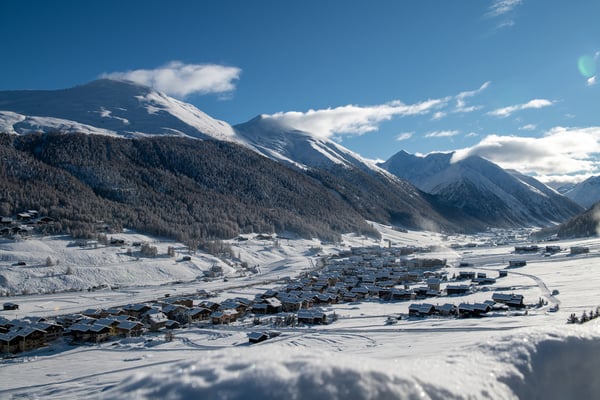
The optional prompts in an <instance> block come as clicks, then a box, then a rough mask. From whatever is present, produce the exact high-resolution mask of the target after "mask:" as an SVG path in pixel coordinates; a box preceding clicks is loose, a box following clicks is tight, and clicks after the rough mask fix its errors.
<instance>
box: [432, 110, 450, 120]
mask: <svg viewBox="0 0 600 400" xmlns="http://www.w3.org/2000/svg"><path fill="white" fill-rule="evenodd" d="M446 115H448V113H447V112H444V111H437V112H435V113H433V116H432V117H431V119H433V120H437V119H442V118H444V117H445V116H446Z"/></svg>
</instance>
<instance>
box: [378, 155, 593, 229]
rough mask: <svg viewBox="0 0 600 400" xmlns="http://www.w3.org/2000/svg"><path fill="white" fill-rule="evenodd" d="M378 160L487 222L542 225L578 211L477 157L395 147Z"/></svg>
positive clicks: (545, 189) (562, 199) (519, 176)
mask: <svg viewBox="0 0 600 400" xmlns="http://www.w3.org/2000/svg"><path fill="white" fill-rule="evenodd" d="M379 165H380V166H381V167H382V168H385V169H387V170H388V171H389V172H391V173H393V174H395V175H397V176H399V177H401V178H404V179H407V180H408V181H409V182H411V183H413V184H414V185H415V186H417V187H418V188H419V189H421V190H423V191H425V192H427V193H431V194H435V195H438V196H440V197H441V198H442V200H443V201H446V202H448V203H449V204H451V205H454V206H456V207H458V208H459V209H461V210H463V211H465V212H466V213H467V214H469V215H471V216H474V217H475V218H477V219H478V220H480V221H482V222H483V223H485V224H487V225H490V226H500V227H510V226H524V227H526V226H547V225H552V224H556V223H559V222H562V221H564V220H566V219H568V218H570V217H573V216H574V215H576V214H577V213H579V212H581V211H582V209H581V207H579V206H578V205H576V204H575V203H573V202H571V201H570V200H568V199H566V198H565V197H564V196H562V195H560V194H559V193H558V192H556V191H555V190H554V189H551V188H549V187H547V186H545V185H544V184H543V183H541V182H539V181H537V180H536V179H535V178H533V177H529V176H526V175H522V174H520V173H518V172H517V171H506V170H503V169H502V168H500V167H499V166H497V165H496V164H494V163H492V162H490V161H487V160H485V159H483V158H481V157H478V156H472V157H468V158H466V159H463V160H459V161H455V160H453V153H432V154H429V155H427V156H426V157H418V156H415V155H411V154H409V153H406V152H398V153H397V154H395V155H394V156H392V157H391V158H390V159H389V160H387V161H386V162H384V163H381V164H379Z"/></svg>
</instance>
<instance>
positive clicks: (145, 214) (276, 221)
mask: <svg viewBox="0 0 600 400" xmlns="http://www.w3.org/2000/svg"><path fill="white" fill-rule="evenodd" d="M1 142H2V144H1V146H0V154H1V156H2V164H1V169H0V182H1V187H2V189H0V193H1V194H0V199H1V200H0V212H2V214H3V215H11V214H14V213H16V212H17V211H19V210H23V209H29V208H34V209H40V211H41V212H42V213H43V214H45V215H50V216H52V217H53V218H56V219H58V220H59V221H60V226H59V228H60V229H61V230H63V231H71V232H73V233H75V234H79V235H82V234H84V233H86V232H90V231H91V230H93V227H94V225H95V222H96V221H105V223H108V224H114V225H118V226H124V227H128V228H132V229H136V230H139V231H141V232H146V233H151V234H157V235H164V236H169V237H173V238H176V239H178V240H181V241H184V242H189V241H200V240H207V239H212V238H229V237H233V236H235V235H237V234H239V233H242V232H274V231H276V232H294V233H296V234H299V235H301V236H304V237H319V238H322V239H328V240H334V239H335V238H336V237H337V236H338V234H339V233H341V232H352V231H360V232H364V233H366V234H373V233H374V231H373V230H372V229H371V228H370V226H369V225H368V224H367V223H366V222H365V221H364V219H363V218H362V216H361V215H360V214H359V213H357V212H356V211H355V210H354V209H352V208H351V207H350V206H349V205H348V204H347V203H345V202H344V201H342V200H341V199H340V198H339V196H338V195H336V194H335V193H332V192H331V191H327V190H323V187H322V185H320V184H319V182H317V181H315V180H314V179H311V178H309V177H307V176H305V175H303V174H301V173H299V172H296V171H294V170H291V169H289V168H287V167H285V166H283V165H280V164H278V163H276V162H273V161H271V160H268V159H266V158H264V157H262V156H260V155H258V154H256V153H254V152H252V151H250V150H247V149H245V148H243V147H240V146H237V145H235V144H231V143H228V142H220V141H198V140H194V139H188V138H176V137H155V138H145V139H134V140H128V139H120V138H113V137H108V136H101V135H81V134H68V135H65V134H33V135H25V136H14V135H2V136H1ZM307 199H310V201H307ZM331 210H335V213H332V212H331Z"/></svg>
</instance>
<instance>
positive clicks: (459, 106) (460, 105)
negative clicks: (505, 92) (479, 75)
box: [455, 81, 492, 112]
mask: <svg viewBox="0 0 600 400" xmlns="http://www.w3.org/2000/svg"><path fill="white" fill-rule="evenodd" d="M491 83H492V82H490V81H487V82H484V83H483V85H481V86H480V87H479V89H476V90H470V91H465V92H460V93H459V94H457V95H456V110H455V111H456V112H471V111H475V110H478V109H480V108H481V106H470V107H467V105H466V104H465V99H466V98H469V97H473V96H476V95H478V94H479V93H481V92H483V91H484V90H485V89H487V88H488V87H489V86H490V84H491Z"/></svg>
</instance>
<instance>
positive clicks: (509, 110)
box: [488, 99, 554, 117]
mask: <svg viewBox="0 0 600 400" xmlns="http://www.w3.org/2000/svg"><path fill="white" fill-rule="evenodd" d="M553 104H554V102H553V101H552V100H547V99H533V100H530V101H528V102H527V103H523V104H516V105H514V106H508V107H502V108H498V109H496V110H493V111H490V112H488V114H489V115H494V116H496V117H508V116H510V115H511V114H513V113H514V112H516V111H521V110H527V109H529V108H542V107H548V106H551V105H553Z"/></svg>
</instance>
